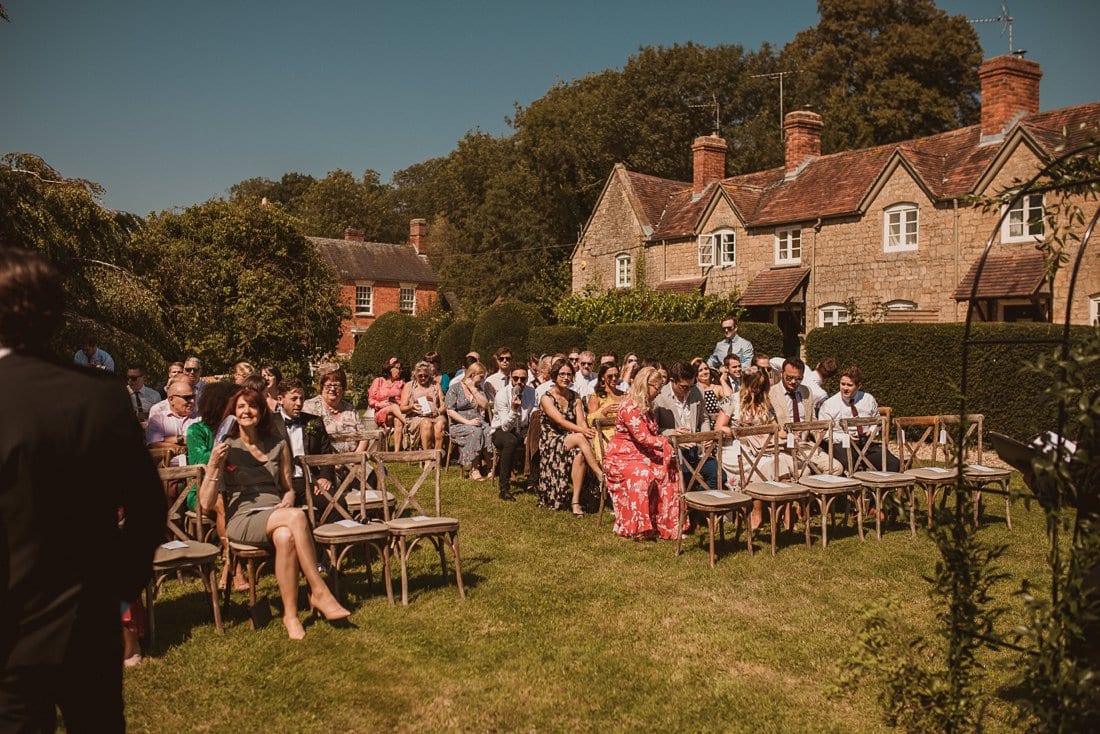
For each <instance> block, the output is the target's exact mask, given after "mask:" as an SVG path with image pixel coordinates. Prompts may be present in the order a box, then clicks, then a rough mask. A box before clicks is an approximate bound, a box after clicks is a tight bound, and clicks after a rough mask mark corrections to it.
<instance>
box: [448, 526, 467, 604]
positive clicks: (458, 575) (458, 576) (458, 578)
mask: <svg viewBox="0 0 1100 734" xmlns="http://www.w3.org/2000/svg"><path fill="white" fill-rule="evenodd" d="M448 536H449V537H450V539H451V555H453V556H454V559H455V582H456V583H457V584H458V595H459V597H461V598H462V599H465V598H466V589H465V588H463V586H462V561H461V560H459V557H458V533H455V532H451V533H448Z"/></svg>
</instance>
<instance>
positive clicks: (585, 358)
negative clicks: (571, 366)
mask: <svg viewBox="0 0 1100 734" xmlns="http://www.w3.org/2000/svg"><path fill="white" fill-rule="evenodd" d="M576 370H577V374H576V377H574V378H573V392H575V393H577V394H578V395H580V396H581V397H582V398H587V397H588V396H589V395H591V394H592V391H593V390H595V389H596V381H597V377H596V355H595V354H594V353H593V352H590V351H588V350H587V349H586V350H585V351H583V352H581V353H580V355H579V356H578V358H577V366H576Z"/></svg>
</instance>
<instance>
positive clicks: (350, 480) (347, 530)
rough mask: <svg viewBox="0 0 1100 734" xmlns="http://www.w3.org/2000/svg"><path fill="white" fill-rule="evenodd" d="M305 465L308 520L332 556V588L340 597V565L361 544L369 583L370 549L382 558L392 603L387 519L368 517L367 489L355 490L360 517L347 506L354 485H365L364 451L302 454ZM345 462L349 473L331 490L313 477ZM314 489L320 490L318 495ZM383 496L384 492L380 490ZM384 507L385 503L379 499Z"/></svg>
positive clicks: (314, 536) (318, 538)
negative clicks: (319, 500)
mask: <svg viewBox="0 0 1100 734" xmlns="http://www.w3.org/2000/svg"><path fill="white" fill-rule="evenodd" d="M301 461H302V469H303V470H304V472H305V482H306V490H305V495H306V511H307V512H308V513H309V524H310V527H312V528H313V541H314V543H316V544H317V545H319V546H320V547H322V548H324V549H325V552H326V553H327V554H328V559H329V577H330V578H331V579H332V592H333V594H334V595H335V596H336V598H337V599H339V598H340V576H341V566H342V565H343V562H344V559H345V558H346V557H347V554H348V552H349V551H351V549H352V548H355V547H357V546H362V547H363V548H364V550H365V551H366V554H367V558H366V561H367V583H371V582H372V578H371V552H375V553H377V554H378V557H379V558H381V559H382V582H383V584H384V585H385V587H386V598H387V599H389V601H390V604H393V583H392V582H391V581H390V550H389V540H390V531H389V527H388V526H387V525H386V523H385V522H381V521H377V520H366V497H365V494H366V491H367V490H363V489H360V490H356V491H357V493H358V495H359V497H358V499H359V503H358V504H359V510H360V512H359V514H358V518H356V517H353V516H352V513H351V511H349V509H348V508H347V506H346V503H347V501H348V500H347V497H348V495H349V494H351V492H352V490H351V487H352V486H353V485H355V484H356V483H358V484H359V486H360V487H365V486H366V478H367V455H366V454H365V453H358V452H353V453H347V454H314V455H309V456H303V457H302V459H301ZM325 466H333V467H335V466H343V467H345V468H346V469H347V473H346V474H345V475H344V477H343V479H342V480H341V481H340V482H339V483H338V484H336V485H335V486H333V487H331V488H330V489H328V490H324V489H321V488H320V487H319V486H317V484H316V482H315V480H314V474H315V473H316V472H317V470H319V469H320V468H321V467H325ZM314 492H316V493H317V494H316V495H315V494H314ZM378 494H379V495H380V496H381V493H378ZM317 497H323V498H324V500H325V502H324V503H323V504H324V507H323V508H319V507H318V503H317ZM379 504H380V505H382V506H383V507H384V506H385V504H386V503H384V502H382V501H381V499H379Z"/></svg>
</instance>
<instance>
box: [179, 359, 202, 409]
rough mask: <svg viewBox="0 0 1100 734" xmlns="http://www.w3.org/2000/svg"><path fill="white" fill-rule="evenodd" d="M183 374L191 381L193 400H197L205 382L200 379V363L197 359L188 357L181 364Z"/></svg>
mask: <svg viewBox="0 0 1100 734" xmlns="http://www.w3.org/2000/svg"><path fill="white" fill-rule="evenodd" d="M183 374H184V375H186V376H187V379H188V380H190V381H191V385H192V387H194V388H195V400H198V399H199V396H200V395H202V391H203V388H205V387H206V382H204V381H203V379H202V361H201V360H200V359H199V358H198V357H188V358H187V359H186V360H184V362H183Z"/></svg>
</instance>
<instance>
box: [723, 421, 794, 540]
mask: <svg viewBox="0 0 1100 734" xmlns="http://www.w3.org/2000/svg"><path fill="white" fill-rule="evenodd" d="M733 435H734V437H735V438H737V439H738V440H739V441H740V443H741V453H740V455H739V456H738V457H737V465H738V467H739V469H740V470H741V475H742V476H741V491H743V492H744V493H745V494H747V495H748V496H749V497H752V498H753V499H754V500H756V501H758V502H762V503H765V504H766V505H767V507H768V520H769V524H770V527H771V541H772V542H771V546H772V555H773V556H774V555H775V549H776V541H777V534H778V517H779V511H780V509H782V508H783V507H784V506H788V505H789V504H791V503H794V504H797V505H799V506H800V507H801V508H802V513H803V517H804V518H805V520H806V522H805V525H806V547H807V548H808V547H809V546H810V490H809V489H808V488H807V487H805V486H804V485H801V484H797V483H795V482H782V481H780V480H779V468H780V465H781V462H780V458H779V456H780V452H779V426H778V425H777V424H775V423H769V424H767V425H764V426H751V427H745V428H735V429H734V430H733ZM750 437H756V439H757V440H760V439H761V438H762V439H763V441H764V444H763V445H762V446H760V447H759V448H754V449H753V450H752V451H746V441H745V440H744V439H747V438H750ZM746 457H747V458H746ZM746 463H747V464H748V471H747V472H746V471H745V468H744V467H745V465H746Z"/></svg>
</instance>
